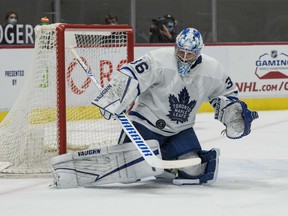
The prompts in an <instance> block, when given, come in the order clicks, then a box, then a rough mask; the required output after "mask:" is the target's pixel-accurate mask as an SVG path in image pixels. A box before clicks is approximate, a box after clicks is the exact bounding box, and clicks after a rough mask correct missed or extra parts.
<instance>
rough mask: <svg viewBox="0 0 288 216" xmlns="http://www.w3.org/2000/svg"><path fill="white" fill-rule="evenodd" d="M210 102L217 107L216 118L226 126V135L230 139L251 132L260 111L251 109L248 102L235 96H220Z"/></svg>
mask: <svg viewBox="0 0 288 216" xmlns="http://www.w3.org/2000/svg"><path fill="white" fill-rule="evenodd" d="M210 104H211V105H212V106H213V107H214V109H215V115H214V118H215V119H217V120H219V121H220V122H222V123H223V124H224V125H225V126H226V129H225V131H226V135H227V137H228V138H230V139H239V138H241V137H243V136H247V135H248V134H249V133H250V132H251V123H252V121H253V120H254V119H257V118H258V117H259V116H258V113H257V112H256V111H250V110H249V109H248V108H247V105H246V103H244V102H243V101H241V100H239V99H238V98H237V97H233V96H228V97H225V96H219V97H217V98H215V99H213V100H212V101H210Z"/></svg>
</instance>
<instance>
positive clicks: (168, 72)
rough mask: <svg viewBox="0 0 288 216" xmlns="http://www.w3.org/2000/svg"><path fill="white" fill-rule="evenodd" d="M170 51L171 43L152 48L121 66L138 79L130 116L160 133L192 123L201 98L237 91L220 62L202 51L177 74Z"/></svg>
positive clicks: (167, 134) (122, 70)
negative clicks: (183, 73)
mask: <svg viewBox="0 0 288 216" xmlns="http://www.w3.org/2000/svg"><path fill="white" fill-rule="evenodd" d="M174 52H175V51H174V48H172V47H171V48H162V49H156V50H153V51H151V52H149V53H148V54H146V55H144V56H143V57H141V58H139V59H137V60H135V61H134V62H131V63H129V64H127V65H125V66H123V67H122V68H121V72H122V73H125V74H127V75H129V76H131V77H133V78H134V79H136V80H137V81H138V89H137V91H138V95H139V98H138V100H136V102H135V105H134V107H133V109H132V110H131V111H130V118H131V120H133V121H136V122H139V123H141V124H143V125H145V126H146V127H147V128H149V129H150V130H153V131H155V132H156V133H159V134H161V135H164V136H169V135H173V134H176V133H178V132H180V131H182V130H185V129H187V128H190V127H192V126H193V125H194V123H195V116H196V113H197V110H198V109H199V107H200V106H201V104H202V103H203V102H206V101H211V100H212V99H214V98H217V97H218V96H226V95H233V96H237V93H238V89H237V87H236V86H235V84H234V83H233V82H232V80H231V79H230V77H229V76H228V75H227V74H226V73H224V70H223V68H222V66H221V65H220V64H219V63H218V62H217V61H216V60H215V59H213V58H211V57H209V56H207V55H205V54H202V55H201V57H199V59H198V60H197V62H196V64H195V65H194V67H192V69H191V70H190V72H189V74H188V75H187V76H180V74H179V73H178V72H177V61H176V58H175V55H174Z"/></svg>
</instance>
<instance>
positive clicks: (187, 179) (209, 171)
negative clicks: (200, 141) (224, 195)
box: [173, 149, 220, 185]
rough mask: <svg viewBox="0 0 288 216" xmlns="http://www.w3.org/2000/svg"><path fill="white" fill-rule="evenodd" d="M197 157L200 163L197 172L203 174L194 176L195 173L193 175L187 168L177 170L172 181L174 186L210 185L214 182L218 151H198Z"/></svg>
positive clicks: (216, 171)
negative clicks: (176, 174)
mask: <svg viewBox="0 0 288 216" xmlns="http://www.w3.org/2000/svg"><path fill="white" fill-rule="evenodd" d="M198 155H199V157H200V158H201V161H202V163H201V165H200V167H199V168H198V169H199V171H201V169H202V170H203V172H202V173H201V174H200V175H198V176H195V175H194V174H197V172H194V173H193V172H192V170H190V171H188V170H187V169H188V168H186V169H181V170H180V169H179V171H178V176H177V178H175V179H173V183H174V184H177V185H183V184H212V183H213V182H215V181H216V179H217V174H218V164H219V155H220V150H219V149H211V150H210V151H200V153H198ZM194 169H195V168H194ZM191 174H193V175H191Z"/></svg>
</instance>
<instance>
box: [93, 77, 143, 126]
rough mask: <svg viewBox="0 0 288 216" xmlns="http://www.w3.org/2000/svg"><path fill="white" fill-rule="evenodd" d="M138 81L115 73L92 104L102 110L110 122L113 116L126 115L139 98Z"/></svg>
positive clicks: (102, 113)
mask: <svg viewBox="0 0 288 216" xmlns="http://www.w3.org/2000/svg"><path fill="white" fill-rule="evenodd" d="M137 87H138V81H137V80H136V79H134V78H132V77H130V76H128V75H126V74H124V73H122V72H119V71H117V72H114V73H113V75H112V78H111V81H110V82H109V83H108V84H107V85H106V87H105V88H104V89H102V91H101V92H99V94H98V95H97V96H96V97H95V99H94V100H93V101H92V104H94V105H95V106H98V107H99V108H100V113H101V115H102V116H103V117H104V118H105V119H107V120H109V119H110V118H111V117H112V116H113V115H115V114H116V115H120V114H122V113H125V112H126V111H127V110H128V109H129V108H130V107H131V105H132V104H133V102H134V100H135V99H136V97H137V96H138V90H137Z"/></svg>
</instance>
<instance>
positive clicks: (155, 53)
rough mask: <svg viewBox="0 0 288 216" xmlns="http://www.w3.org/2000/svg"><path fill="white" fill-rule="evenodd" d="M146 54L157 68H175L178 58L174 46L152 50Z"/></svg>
mask: <svg viewBox="0 0 288 216" xmlns="http://www.w3.org/2000/svg"><path fill="white" fill-rule="evenodd" d="M146 56H147V58H148V59H149V61H150V64H151V65H152V66H153V68H155V69H161V68H162V69H165V68H167V69H175V66H176V58H175V55H174V47H165V48H159V49H155V50H151V51H150V52H149V53H147V55H146Z"/></svg>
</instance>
